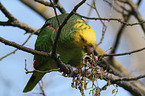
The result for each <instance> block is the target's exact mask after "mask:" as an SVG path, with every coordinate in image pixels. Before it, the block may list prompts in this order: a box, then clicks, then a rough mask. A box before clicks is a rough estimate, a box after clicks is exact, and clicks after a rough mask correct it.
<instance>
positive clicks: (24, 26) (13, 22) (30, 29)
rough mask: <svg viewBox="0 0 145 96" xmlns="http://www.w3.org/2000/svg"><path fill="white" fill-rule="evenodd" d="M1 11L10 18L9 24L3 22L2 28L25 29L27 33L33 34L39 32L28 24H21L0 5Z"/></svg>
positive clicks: (1, 23) (0, 23)
mask: <svg viewBox="0 0 145 96" xmlns="http://www.w3.org/2000/svg"><path fill="white" fill-rule="evenodd" d="M0 10H1V11H2V12H3V13H4V15H5V16H6V17H7V18H8V21H7V22H1V21H0V25H2V26H14V27H18V28H21V29H24V30H25V31H26V32H27V33H32V32H34V31H37V29H36V28H33V27H31V26H29V25H27V24H26V23H23V22H20V21H19V20H18V19H16V18H15V17H14V16H13V15H12V14H11V13H10V12H8V11H7V9H6V8H5V7H4V6H3V5H2V4H1V3H0ZM38 33H39V32H38V31H37V32H35V34H38Z"/></svg>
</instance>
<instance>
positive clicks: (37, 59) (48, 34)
mask: <svg viewBox="0 0 145 96" xmlns="http://www.w3.org/2000/svg"><path fill="white" fill-rule="evenodd" d="M67 15H68V13H65V14H61V15H58V16H57V17H58V20H59V23H60V24H61V23H62V22H63V21H64V20H65V18H66V17H67ZM57 17H56V16H54V17H51V18H49V19H48V20H46V22H45V24H44V25H43V26H42V28H41V29H40V33H39V35H38V37H37V39H36V42H35V50H38V51H43V52H47V53H50V52H51V51H52V48H53V44H54V41H55V37H56V35H57V31H58V28H59V24H58V21H57ZM95 45H96V34H95V31H94V30H93V29H92V28H91V26H89V25H88V24H87V23H86V21H85V20H83V19H82V18H81V17H80V16H77V15H75V14H74V15H72V16H71V17H70V18H69V20H68V21H67V23H66V24H65V25H64V27H63V28H62V30H61V34H60V37H59V39H58V43H57V48H56V50H57V54H59V56H60V59H61V61H62V62H63V63H64V64H69V65H70V66H72V67H75V68H82V66H83V63H82V61H83V57H84V56H85V55H87V54H91V53H92V52H93V50H94V48H95ZM33 67H34V71H33V73H32V76H31V77H30V79H29V81H28V83H27V84H26V86H25V88H24V90H23V92H24V93H26V92H29V91H31V90H32V89H33V88H34V87H35V86H36V85H37V83H38V82H39V81H40V80H41V79H42V77H43V76H44V75H45V74H46V72H45V71H49V70H53V69H58V67H57V63H56V61H55V60H54V59H53V58H51V57H49V56H48V57H45V56H41V55H34V61H33Z"/></svg>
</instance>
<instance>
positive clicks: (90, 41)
mask: <svg viewBox="0 0 145 96" xmlns="http://www.w3.org/2000/svg"><path fill="white" fill-rule="evenodd" d="M78 21H79V23H77V24H75V26H74V28H75V29H77V30H74V31H75V32H76V33H75V34H74V36H75V38H74V41H73V42H74V43H75V44H76V45H77V46H79V47H81V48H82V49H83V50H84V51H85V52H87V53H88V54H90V53H91V52H92V51H93V48H94V47H95V44H96V34H95V32H94V30H93V29H92V28H91V27H90V26H89V25H88V24H86V23H85V22H84V21H83V20H78Z"/></svg>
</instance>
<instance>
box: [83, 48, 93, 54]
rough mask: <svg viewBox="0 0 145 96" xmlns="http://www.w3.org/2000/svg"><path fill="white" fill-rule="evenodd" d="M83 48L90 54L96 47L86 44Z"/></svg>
mask: <svg viewBox="0 0 145 96" xmlns="http://www.w3.org/2000/svg"><path fill="white" fill-rule="evenodd" d="M83 50H84V51H85V52H87V53H88V55H90V54H91V53H92V52H93V51H94V47H93V46H84V47H83Z"/></svg>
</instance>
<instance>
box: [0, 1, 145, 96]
mask: <svg viewBox="0 0 145 96" xmlns="http://www.w3.org/2000/svg"><path fill="white" fill-rule="evenodd" d="M0 1H1V3H2V4H3V5H4V6H5V7H6V8H7V10H8V11H9V12H11V13H12V14H13V15H14V17H16V18H17V19H18V20H20V21H22V22H24V23H26V24H28V25H30V26H32V27H34V28H41V27H42V26H43V24H44V23H45V20H44V19H43V18H42V17H40V16H39V15H38V14H36V13H35V12H34V11H32V10H31V9H30V8H28V7H27V6H25V5H24V4H22V3H21V2H20V1H19V0H13V1H12V0H11V1H10V0H0ZM60 1H61V2H60V3H61V4H62V5H63V6H64V8H65V9H66V11H67V12H70V11H71V10H72V8H73V6H74V5H75V4H76V2H79V1H80V0H72V1H68V0H60ZM75 1H76V2H75ZM88 3H90V2H88ZM98 3H99V4H98V7H99V8H100V7H101V6H103V4H104V3H102V2H101V0H100V1H98ZM143 5H145V1H144V0H143V2H142V5H141V6H140V8H139V10H140V13H141V14H142V16H143V18H144V19H145V13H144V6H143ZM86 6H87V5H84V6H82V7H81V8H79V10H78V12H79V13H81V14H84V15H86V14H87V13H86V11H87V8H86ZM107 7H108V6H104V7H103V8H102V10H103V9H104V8H107ZM110 10H111V9H110ZM100 12H101V9H100ZM109 12H110V11H107V12H102V13H101V14H102V16H105V15H106V14H109ZM92 15H93V16H94V14H92ZM6 20H7V18H6V17H5V16H4V15H3V13H2V12H1V11H0V21H6ZM94 22H97V23H98V22H99V21H92V22H89V25H90V26H92V28H93V29H94V30H95V31H96V32H98V31H99V32H101V30H102V29H100V26H101V24H100V23H98V26H96V25H95V24H94ZM109 28H110V29H108V30H111V29H112V28H111V27H109ZM24 33H25V31H24V30H22V29H19V28H16V27H10V26H9V27H7V26H0V37H3V38H5V39H7V40H10V41H13V42H16V43H18V44H22V43H23V42H24V41H25V40H26V39H27V37H28V36H29V34H24ZM96 34H97V33H96ZM106 34H107V37H108V38H109V37H110V35H109V33H106ZM100 37H101V34H98V35H97V41H99V39H100ZM36 38H37V36H35V35H33V36H32V37H31V38H30V39H29V41H28V43H26V45H25V46H26V47H29V48H32V49H33V48H34V44H35V40H36ZM105 41H106V40H105ZM105 41H104V42H105ZM110 41H112V40H111V39H110ZM101 46H102V47H104V48H109V47H108V46H109V45H108V44H107V43H104V44H102V45H101ZM14 49H15V48H13V47H10V46H7V45H4V44H3V43H1V42H0V57H2V56H4V55H6V54H7V53H9V52H12V51H13V50H14ZM25 60H26V63H27V68H28V69H29V70H33V69H32V62H33V55H32V54H29V53H27V52H23V51H21V50H19V51H17V52H16V53H15V54H12V55H10V56H8V57H7V58H5V59H3V60H2V61H0V77H1V78H0V85H1V86H0V96H39V95H40V94H37V93H39V92H40V91H39V86H36V88H35V89H34V90H33V91H32V92H29V93H23V92H22V91H23V88H24V87H25V85H26V83H27V81H28V79H29V78H30V76H31V74H25V69H24V68H25ZM128 62H129V61H128ZM43 80H44V84H45V85H44V88H45V93H46V94H47V96H60V94H61V96H81V94H80V92H79V90H76V89H74V88H72V87H71V82H72V78H68V77H67V78H66V77H63V76H61V73H59V72H51V73H48V74H46V75H45V77H44V78H43ZM97 83H98V85H99V86H100V87H101V86H103V85H104V84H105V83H106V82H105V81H103V80H97ZM90 85H91V84H90ZM114 88H115V87H114V86H111V87H108V89H107V90H106V91H102V92H101V96H106V95H107V96H114V94H112V90H113V89H114ZM86 94H87V95H86V96H89V95H88V91H87V92H86ZM116 96H131V95H130V93H129V92H127V91H125V90H124V89H122V88H120V87H119V88H118V94H117V95H116Z"/></svg>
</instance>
